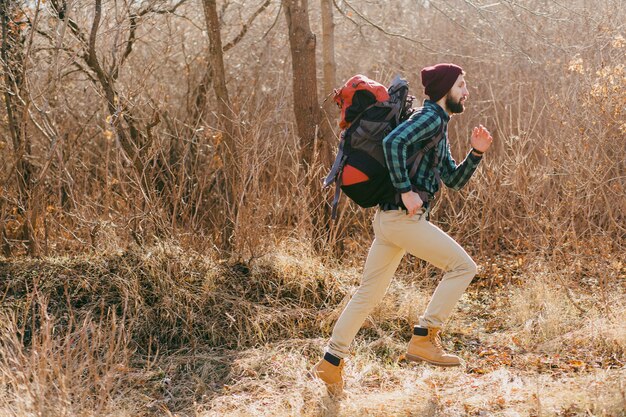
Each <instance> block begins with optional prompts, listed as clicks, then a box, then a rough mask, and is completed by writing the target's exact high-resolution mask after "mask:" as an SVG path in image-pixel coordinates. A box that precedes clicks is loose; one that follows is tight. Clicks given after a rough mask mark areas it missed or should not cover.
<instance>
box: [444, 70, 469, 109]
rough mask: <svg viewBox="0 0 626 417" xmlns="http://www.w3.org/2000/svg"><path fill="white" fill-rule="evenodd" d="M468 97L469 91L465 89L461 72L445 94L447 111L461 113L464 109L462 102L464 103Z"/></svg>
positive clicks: (465, 85)
mask: <svg viewBox="0 0 626 417" xmlns="http://www.w3.org/2000/svg"><path fill="white" fill-rule="evenodd" d="M468 97H469V91H467V84H466V82H465V78H464V77H463V74H461V75H459V78H457V79H456V82H455V83H454V85H453V86H452V88H451V89H450V91H448V94H447V95H446V107H447V108H448V112H449V113H463V110H465V108H464V107H463V104H465V100H467V98H468Z"/></svg>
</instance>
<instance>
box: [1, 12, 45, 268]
mask: <svg viewBox="0 0 626 417" xmlns="http://www.w3.org/2000/svg"><path fill="white" fill-rule="evenodd" d="M11 13H12V10H11V9H10V4H9V3H8V2H4V1H3V2H1V3H0V18H1V19H2V51H1V56H2V67H3V68H2V70H3V71H2V72H4V83H5V85H4V88H3V90H4V104H5V108H6V111H7V122H8V126H9V131H10V135H11V140H12V142H13V151H14V153H15V174H16V180H17V189H18V195H19V201H18V212H19V213H20V214H21V215H22V216H23V220H24V222H23V224H22V239H23V240H25V241H26V242H27V248H28V254H29V255H30V256H38V255H39V244H38V242H37V238H36V236H35V230H34V225H35V224H36V223H37V217H38V212H37V205H36V204H34V203H36V201H35V200H36V199H35V198H34V196H33V192H34V188H35V184H34V179H35V175H34V174H35V172H34V171H35V168H34V166H33V165H32V164H31V163H30V162H29V158H30V156H31V144H30V139H29V138H28V136H27V135H26V124H25V117H26V111H25V106H24V105H23V103H24V102H23V100H22V99H21V97H23V96H24V91H23V86H24V71H23V65H24V53H23V49H24V45H23V37H22V36H23V35H22V33H21V31H22V29H21V27H20V25H16V24H12V22H11V20H12V19H11ZM3 234H4V231H3ZM4 240H6V239H4ZM7 244H8V243H7ZM6 250H7V248H6V247H5V248H4V251H5V252H6Z"/></svg>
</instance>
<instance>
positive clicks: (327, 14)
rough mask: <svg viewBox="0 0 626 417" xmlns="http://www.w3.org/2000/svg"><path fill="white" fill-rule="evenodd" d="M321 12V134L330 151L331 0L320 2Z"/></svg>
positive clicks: (333, 110)
mask: <svg viewBox="0 0 626 417" xmlns="http://www.w3.org/2000/svg"><path fill="white" fill-rule="evenodd" d="M320 3H321V10H322V58H323V70H324V83H323V88H324V90H323V91H324V92H323V94H322V96H323V97H324V102H323V104H322V108H323V109H324V114H323V120H322V129H323V130H322V133H323V135H324V138H325V139H326V141H327V143H328V144H329V145H330V146H329V148H331V149H332V145H334V144H335V141H334V140H332V139H335V132H334V127H335V126H334V121H335V114H336V113H337V109H336V107H335V105H334V103H333V100H332V98H331V96H332V92H333V89H334V88H335V87H336V82H337V75H336V74H337V62H336V61H335V22H334V21H333V3H332V0H320Z"/></svg>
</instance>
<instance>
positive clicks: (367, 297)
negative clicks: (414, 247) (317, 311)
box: [328, 213, 405, 358]
mask: <svg viewBox="0 0 626 417" xmlns="http://www.w3.org/2000/svg"><path fill="white" fill-rule="evenodd" d="M379 222H380V213H376V216H375V217H374V233H375V236H376V237H375V239H374V242H373V243H372V246H371V247H370V250H369V253H368V255H367V260H366V261H365V267H364V270H363V277H362V280H361V285H360V286H359V288H358V289H357V291H356V292H355V293H354V295H353V296H352V298H351V299H350V301H349V302H348V304H347V305H346V307H345V309H344V310H343V312H342V313H341V316H340V317H339V319H338V320H337V323H336V324H335V327H334V329H333V334H332V337H331V339H330V342H329V344H328V352H330V353H332V354H333V355H335V356H337V357H339V358H344V357H346V356H347V355H348V352H349V348H350V344H351V343H352V340H354V337H355V336H356V334H357V333H358V331H359V329H360V328H361V326H362V325H363V322H364V321H365V319H366V318H367V316H368V315H369V314H370V312H371V311H372V309H373V308H374V307H375V306H376V305H378V303H379V302H380V301H381V300H382V298H383V296H384V295H385V292H386V291H387V287H388V286H389V283H390V282H391V278H392V277H393V274H394V273H395V271H396V269H397V268H398V265H399V264H400V260H401V259H402V256H403V255H404V253H405V252H404V250H403V249H402V248H400V247H398V246H396V245H394V244H392V243H390V242H388V241H387V240H386V239H385V237H384V236H383V235H382V234H381V233H380V227H379Z"/></svg>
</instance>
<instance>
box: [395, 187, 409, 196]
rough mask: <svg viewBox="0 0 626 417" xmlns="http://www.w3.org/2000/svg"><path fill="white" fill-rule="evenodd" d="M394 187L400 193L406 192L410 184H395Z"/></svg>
mask: <svg viewBox="0 0 626 417" xmlns="http://www.w3.org/2000/svg"><path fill="white" fill-rule="evenodd" d="M394 187H396V191H397V192H399V193H400V194H402V193H408V192H409V191H411V186H410V185H405V186H400V187H398V186H395V185H394Z"/></svg>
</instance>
